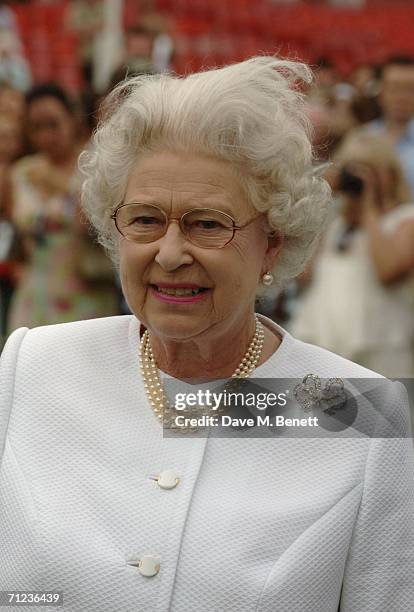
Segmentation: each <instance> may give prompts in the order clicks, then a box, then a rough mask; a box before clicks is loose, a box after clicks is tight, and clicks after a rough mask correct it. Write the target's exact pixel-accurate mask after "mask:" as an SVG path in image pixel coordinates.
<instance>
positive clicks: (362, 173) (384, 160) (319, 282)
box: [291, 129, 414, 377]
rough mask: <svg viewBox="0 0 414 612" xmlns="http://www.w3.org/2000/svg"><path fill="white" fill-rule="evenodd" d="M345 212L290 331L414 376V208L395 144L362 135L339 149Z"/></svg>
mask: <svg viewBox="0 0 414 612" xmlns="http://www.w3.org/2000/svg"><path fill="white" fill-rule="evenodd" d="M333 187H334V189H335V190H336V193H337V194H339V196H340V211H339V214H338V216H337V217H336V218H335V219H334V220H333V221H332V223H331V225H330V227H329V229H328V231H327V234H326V236H325V239H324V241H323V244H322V247H321V250H320V252H319V254H318V256H317V258H316V261H315V263H314V266H313V273H312V275H311V279H310V286H309V287H308V289H307V292H305V295H304V297H303V302H302V304H301V305H300V307H299V309H298V312H297V314H296V316H295V317H294V319H293V321H292V325H291V329H292V331H293V333H294V334H296V335H297V336H298V337H299V338H301V339H303V340H305V341H307V342H311V343H314V344H319V345H321V346H324V347H325V348H328V349H329V350H331V351H333V352H335V353H338V354H340V355H342V356H344V357H347V358H348V359H351V360H352V361H355V362H357V363H359V364H361V365H364V366H366V367H368V368H371V369H373V370H376V371H378V372H380V373H382V374H384V375H385V376H390V377H412V376H414V204H412V203H410V192H409V188H408V185H407V184H406V182H405V180H404V177H403V173H402V169H401V166H400V163H399V161H398V158H397V157H396V155H395V153H394V151H393V148H392V146H391V145H390V143H389V142H388V141H387V140H386V139H384V138H381V137H379V136H375V135H372V134H369V133H367V132H366V130H364V129H361V130H358V131H355V132H354V133H352V134H350V135H349V136H348V137H347V138H346V140H345V141H344V143H343V145H342V146H341V147H340V149H339V150H338V153H337V156H336V169H335V176H334V178H333Z"/></svg>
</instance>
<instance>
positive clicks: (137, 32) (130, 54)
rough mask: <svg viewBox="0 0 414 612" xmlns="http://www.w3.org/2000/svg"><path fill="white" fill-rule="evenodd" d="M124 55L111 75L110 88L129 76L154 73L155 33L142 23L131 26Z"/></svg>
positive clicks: (125, 41)
mask: <svg viewBox="0 0 414 612" xmlns="http://www.w3.org/2000/svg"><path fill="white" fill-rule="evenodd" d="M124 45H125V47H124V55H123V58H122V61H121V63H120V64H119V66H118V67H117V68H116V69H115V70H114V72H113V73H112V76H111V84H110V88H112V87H114V86H115V85H117V84H118V83H120V82H121V81H123V80H124V79H125V78H127V77H132V76H138V75H142V74H154V72H155V70H154V66H153V64H152V51H153V45H154V34H153V33H152V32H151V31H150V30H149V29H148V28H146V27H143V26H141V25H136V26H131V27H130V28H128V29H127V30H126V32H125V39H124Z"/></svg>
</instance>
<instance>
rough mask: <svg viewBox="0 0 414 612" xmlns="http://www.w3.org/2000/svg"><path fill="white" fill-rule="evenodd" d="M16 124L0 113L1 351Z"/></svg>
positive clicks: (11, 267) (8, 292) (10, 278)
mask: <svg viewBox="0 0 414 612" xmlns="http://www.w3.org/2000/svg"><path fill="white" fill-rule="evenodd" d="M22 149H23V142H22V130H21V124H20V123H19V120H18V119H17V118H16V117H15V116H13V115H10V114H7V113H4V112H0V348H1V345H2V338H3V336H4V335H5V333H6V321H7V313H8V309H9V305H10V300H11V297H12V294H13V289H14V284H15V283H14V280H15V278H14V276H15V268H16V257H17V233H16V230H15V227H14V226H13V224H12V222H11V197H10V196H11V194H10V191H11V185H10V166H11V164H12V163H13V162H14V161H15V160H16V159H17V158H18V157H19V155H20V154H21V153H22Z"/></svg>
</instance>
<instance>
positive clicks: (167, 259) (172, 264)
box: [155, 219, 194, 272]
mask: <svg viewBox="0 0 414 612" xmlns="http://www.w3.org/2000/svg"><path fill="white" fill-rule="evenodd" d="M157 244H158V253H157V255H156V256H155V261H156V262H157V264H158V265H159V266H161V268H162V269H163V270H165V271H166V272H172V271H173V270H176V269H177V268H179V267H180V266H183V265H189V264H192V263H193V261H194V259H193V257H192V255H191V253H189V251H188V246H189V242H188V240H187V238H186V237H185V236H184V234H183V233H182V231H181V229H180V225H179V223H178V221H176V220H174V219H171V220H170V223H169V225H168V228H167V231H166V233H165V234H164V236H163V237H162V238H160V239H159V240H158V241H157Z"/></svg>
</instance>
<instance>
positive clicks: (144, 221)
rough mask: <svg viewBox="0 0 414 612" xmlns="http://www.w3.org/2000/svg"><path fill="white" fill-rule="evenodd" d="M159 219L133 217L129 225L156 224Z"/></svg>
mask: <svg viewBox="0 0 414 612" xmlns="http://www.w3.org/2000/svg"><path fill="white" fill-rule="evenodd" d="M158 223H160V220H159V219H157V218H156V217H135V218H134V219H132V221H131V222H130V225H157V224H158Z"/></svg>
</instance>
